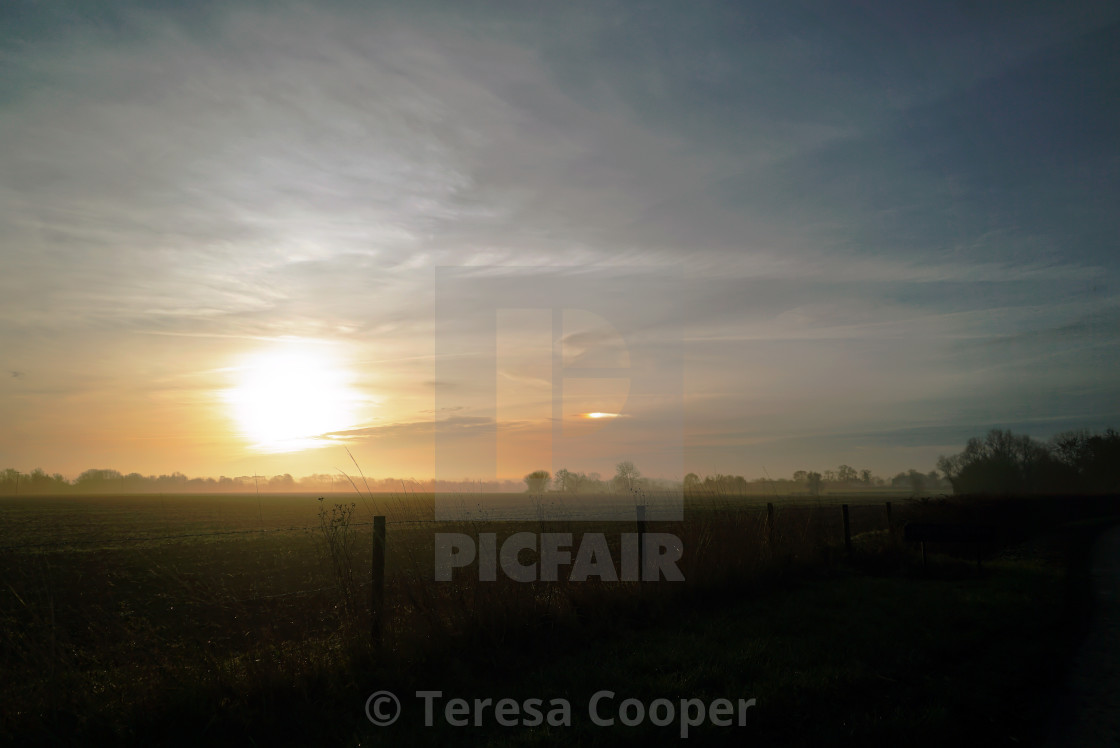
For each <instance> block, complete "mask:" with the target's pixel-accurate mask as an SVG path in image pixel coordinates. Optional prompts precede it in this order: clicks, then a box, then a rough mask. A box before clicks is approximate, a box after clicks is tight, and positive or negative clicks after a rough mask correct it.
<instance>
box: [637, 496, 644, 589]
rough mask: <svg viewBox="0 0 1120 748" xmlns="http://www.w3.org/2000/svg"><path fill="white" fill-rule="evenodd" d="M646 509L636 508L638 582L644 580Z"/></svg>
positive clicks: (642, 507)
mask: <svg viewBox="0 0 1120 748" xmlns="http://www.w3.org/2000/svg"><path fill="white" fill-rule="evenodd" d="M645 536H646V508H645V507H644V506H641V505H639V506H638V580H639V581H641V580H644V579H645V570H646V567H645V552H646V551H645V544H646V542H645Z"/></svg>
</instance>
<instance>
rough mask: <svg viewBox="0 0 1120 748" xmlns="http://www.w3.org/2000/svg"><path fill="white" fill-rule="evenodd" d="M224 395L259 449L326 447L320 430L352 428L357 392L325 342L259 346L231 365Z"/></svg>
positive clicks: (243, 430)
mask: <svg viewBox="0 0 1120 748" xmlns="http://www.w3.org/2000/svg"><path fill="white" fill-rule="evenodd" d="M235 371H236V384H235V386H233V387H232V388H230V389H228V390H226V391H225V392H224V393H223V394H224V399H225V402H226V404H227V405H228V407H229V409H230V414H231V416H232V417H233V420H234V421H236V423H237V424H238V426H239V427H240V432H241V435H242V437H244V438H245V439H246V440H247V441H248V442H250V443H251V444H252V445H253V446H254V448H256V449H259V450H261V451H264V452H293V451H297V450H302V449H310V448H315V447H322V446H326V445H327V444H329V443H330V442H331V440H330V439H329V438H327V437H326V436H325V435H329V434H332V433H334V432H338V431H343V430H346V429H348V428H352V427H353V426H354V425H355V423H356V422H357V418H358V410H359V408H360V406H361V403H362V397H361V396H360V394H359V393H358V392H357V391H356V390H355V389H354V388H353V386H352V385H351V382H350V380H351V378H352V377H351V375H350V372H349V370H348V369H347V367H346V366H345V365H343V364H341V363H340V362H339V361H338V360H337V359H336V358H334V357H332V356H331V355H330V353H329V352H328V351H327V350H326V349H325V346H314V345H306V346H298V347H286V348H282V349H276V350H269V351H261V352H257V353H253V354H251V355H249V356H247V357H246V358H245V360H244V361H243V362H242V363H241V365H239V366H237V367H236V368H235Z"/></svg>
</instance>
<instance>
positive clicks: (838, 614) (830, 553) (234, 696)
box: [0, 496, 1120, 745]
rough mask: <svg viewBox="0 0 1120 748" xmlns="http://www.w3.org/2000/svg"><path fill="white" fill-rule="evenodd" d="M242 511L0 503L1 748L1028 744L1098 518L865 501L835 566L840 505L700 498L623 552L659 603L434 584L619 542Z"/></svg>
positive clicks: (239, 506)
mask: <svg viewBox="0 0 1120 748" xmlns="http://www.w3.org/2000/svg"><path fill="white" fill-rule="evenodd" d="M267 500H268V507H269V509H268V517H269V521H270V522H272V523H273V525H274V526H266V527H263V528H262V527H260V526H259V525H260V524H263V523H264V515H265V513H264V510H263V509H262V506H261V505H260V504H258V503H257V502H256V501H255V500H253V499H252V498H249V497H240V498H233V497H226V498H225V499H224V500H222V501H218V500H217V499H214V498H206V499H202V498H200V497H177V498H167V497H165V498H164V499H163V501H164V505H163V508H162V511H159V512H155V511H151V510H152V507H150V506H149V507H147V510H148V511H149V513H148V514H145V512H144V511H142V510H141V506H142V505H141V503H140V502H139V500H138V499H135V498H132V499H124V498H121V499H110V498H100V499H96V500H95V499H89V500H88V502H89V503H88V504H86V505H85V506H84V508H79V509H77V510H75V508H74V506H73V503H72V502H73V501H74V499H73V498H67V499H59V500H58V503H57V504H55V505H53V506H55V510H56V511H55V514H53V515H51V511H50V506H51V505H49V504H48V505H44V504H43V503H42V500H36V502H31V503H23V504H21V503H18V502H13V501H11V500H9V501H6V502H5V503H4V504H3V505H2V506H0V508H2V509H3V511H4V514H5V517H4V519H5V520H6V521H5V524H4V526H5V528H6V533H5V538H4V539H3V545H4V550H3V551H0V574H2V578H3V580H4V585H3V589H0V600H2V604H0V637H2V641H3V644H4V646H3V652H2V654H0V658H2V660H0V669H2V670H3V672H4V673H5V678H4V679H3V682H2V684H0V704H2V705H3V706H2V712H3V722H2V725H0V741H2V742H4V743H5V744H13V745H14V744H23V743H28V742H31V743H45V744H52V743H53V744H79V743H90V742H101V743H123V744H137V745H140V744H143V745H159V744H163V745H195V744H202V743H207V744H237V745H245V744H251V743H256V744H292V745H357V744H373V745H449V744H487V743H490V744H493V745H509V744H523V745H554V744H557V743H561V742H564V743H572V744H582V745H589V744H594V745H619V744H642V745H650V744H659V743H661V742H668V741H669V740H675V739H676V738H677V736H678V733H679V725H678V724H677V723H676V722H674V723H673V724H672V725H670V726H666V727H658V726H655V725H652V724H650V723H649V721H646V722H645V723H644V724H643V725H641V726H638V727H625V726H623V725H621V724H618V723H616V725H615V726H614V727H612V728H601V727H596V726H594V725H593V724H591V723H590V721H589V719H588V716H587V702H588V699H589V697H590V696H591V694H593V693H594V692H596V691H599V690H603V689H608V690H611V691H614V692H616V694H617V699H616V701H615V702H614V703H615V704H616V705H617V703H618V701H621V700H622V699H624V698H627V697H633V698H637V699H639V700H641V701H643V702H645V703H647V704H648V703H650V702H651V701H652V700H654V699H657V698H666V699H669V700H671V701H673V702H675V703H676V702H679V700H680V699H682V698H700V699H702V700H704V701H711V700H713V699H717V698H728V699H731V700H736V699H740V698H742V699H749V698H754V699H756V700H757V704H756V706H754V707H753V708H752V709H751V710H750V713H749V715H750V719H749V720H748V722H747V724H746V725H745V726H743V727H715V726H712V725H705V726H700V727H697V728H694V729H693V731H692V733H691V734H692V736H693V737H695V738H698V739H699V740H701V741H702V743H701V744H713V743H717V744H718V743H726V744H743V743H746V744H750V743H751V742H752V741H754V742H756V743H758V744H781V745H830V744H833V745H834V744H843V743H849V742H850V743H852V744H863V745H868V744H871V745H874V744H883V745H886V744H890V745H900V744H903V745H945V744H947V743H952V742H954V741H955V742H958V743H965V744H985V745H1000V744H1004V745H1011V744H1015V745H1032V744H1039V743H1040V742H1041V737H1042V736H1043V735H1045V734H1046V732H1047V730H1049V729H1050V724H1049V707H1048V705H1049V704H1050V703H1052V700H1053V697H1054V695H1055V693H1056V691H1057V689H1059V688H1060V683H1061V676H1062V667H1063V664H1064V662H1065V660H1066V655H1067V654H1068V651H1069V648H1070V646H1071V645H1072V644H1073V643H1074V642H1075V641H1076V636H1077V633H1078V622H1079V621H1082V620H1084V618H1085V615H1086V604H1087V603H1086V600H1087V597H1086V596H1087V587H1086V586H1085V585H1084V584H1082V583H1081V582H1080V581H1079V580H1082V579H1083V578H1084V566H1085V563H1086V561H1085V556H1084V549H1085V548H1087V547H1088V540H1089V538H1090V535H1091V532H1090V531H1089V530H1086V528H1087V527H1088V528H1093V527H1096V526H1097V525H1095V524H1093V520H1094V519H1096V518H1101V517H1107V516H1109V515H1110V514H1111V513H1113V512H1115V511H1116V509H1117V508H1120V504H1118V502H1117V499H1116V498H1115V497H1100V496H1098V497H1042V496H1036V497H1018V498H1007V497H1005V498H967V497H960V498H954V499H941V500H922V501H918V500H915V501H907V502H897V501H896V503H895V505H894V512H893V525H894V526H893V528H888V526H887V522H886V510H885V507H884V505H883V504H882V503H875V504H867V505H862V506H860V505H855V503H854V502H853V506H852V507H851V524H852V533H853V535H854V537H853V548H852V551H851V554H850V555H849V554H848V552H847V551H846V549H845V547H844V542H843V535H842V520H841V516H840V511H839V507H836V506H828V505H821V506H806V505H802V506H792V505H783V504H781V503H780V502H779V503H778V504H777V507H776V511H775V513H774V522H773V524H772V525H768V524H767V520H766V516H767V513H766V511H765V505H764V504H761V505H760V504H744V503H742V502H737V501H734V500H731V499H726V500H720V499H719V498H718V497H709V498H708V499H706V500H704V501H697V500H694V501H693V502H692V503H691V504H690V505H689V506H688V509H687V511H686V521H685V522H684V523H683V524H672V525H668V524H667V525H665V526H662V527H658V526H656V525H653V524H651V527H650V528H649V529H650V531H657V530H663V531H666V532H675V533H677V534H678V535H680V537H681V539H682V540H683V543H684V547H685V556H684V558H683V559H682V563H681V567H682V570H683V571H684V574H685V577H686V579H687V581H686V582H684V583H680V584H669V583H664V582H662V583H658V584H641V583H628V582H617V583H602V582H597V581H591V582H585V583H569V582H565V581H560V582H552V583H550V582H537V583H532V584H523V583H517V582H513V581H510V580H508V579H503V578H502V577H500V576H499V579H498V580H497V581H495V582H491V583H479V582H478V581H477V576H475V577H474V578H472V576H471V574H467V573H464V574H458V575H457V576H456V578H455V581H453V582H451V583H442V584H440V583H435V582H433V581H432V557H433V556H432V554H433V539H432V537H433V531H434V530H436V529H438V530H440V531H449V530H451V531H459V532H465V533H468V534H472V535H477V533H478V532H480V531H488V530H489V531H495V532H497V533H499V539H500V537H501V536H503V535H506V534H509V533H512V532H514V531H518V530H526V529H528V530H532V531H535V532H540V531H562V532H564V531H566V532H572V533H573V535H574V536H575V537H574V540H575V543H578V542H579V538H580V534H581V533H582V532H584V531H591V530H594V531H602V532H604V533H606V534H607V536H608V537H612V536H617V534H618V533H620V532H627V531H632V530H633V529H634V528H633V525H632V524H630V525H627V524H626V523H616V524H614V525H609V524H608V525H604V526H597V527H587V526H586V525H585V524H577V523H571V524H566V523H548V524H540V523H525V524H524V525H521V524H518V526H510V523H503V524H501V525H499V526H496V527H486V526H485V525H484V524H482V523H474V524H458V525H450V524H440V525H435V524H434V523H431V521H430V517H431V500H430V497H428V498H425V497H416V496H413V497H407V498H397V499H389V498H388V497H383V496H370V497H366V499H364V500H370V501H372V502H376V504H377V505H376V506H374V507H365V506H363V507H361V508H357V507H354V506H351V505H349V504H338V505H332V502H331V501H324V502H317V501H315V499H314V498H311V497H302V498H300V497H284V498H282V499H281V498H280V497H267ZM364 500H363V501H364ZM67 502H70V503H67ZM283 502H287V503H283ZM367 508H372V509H373V510H374V511H376V512H377V513H379V514H387V515H389V518H390V525H389V532H388V560H387V575H386V588H385V600H386V608H387V622H386V626H385V631H384V637H383V641H382V643H381V645H380V646H374V645H373V644H371V641H370V625H369V624H370V620H369V602H368V600H369V589H370V587H369V582H368V580H369V568H370V550H369V548H370V542H369V530H370V528H369V527H368V526H366V525H365V524H363V523H362V522H361V521H359V520H364V518H365V513H366V510H367ZM316 511H318V514H317V515H316ZM355 512H356V513H355ZM359 515H361V516H360V517H359ZM82 517H85V519H86V522H85V523H81V522H78V520H79V519H80V518H82ZM92 518H96V522H94V523H93V524H99V525H101V526H100V527H99V528H94V530H93V531H91V530H90V527H89V525H90V522H89V520H91V519H92ZM907 521H923V522H942V521H951V522H982V523H990V524H993V525H995V526H996V527H997V528H998V541H997V544H996V545H995V546H994V547H992V548H989V549H987V551H986V560H985V563H984V566H983V568H982V569H981V570H977V568H976V564H975V559H974V555H973V549H971V548H964V547H962V548H958V547H954V546H952V545H946V546H943V547H936V546H931V547H930V548H928V549H927V550H928V551H929V556H930V559H931V561H930V565H929V567H928V568H923V566H922V563H921V555H920V554H919V553H918V552H917V550H916V549H914V548H907V547H905V545H904V544H903V543H902V541H901V539H900V536H901V533H900V531H899V528H900V527H901V526H902V525H903V524H904V523H906V522H907ZM515 524H517V523H515ZM75 525H77V526H76V527H75ZM301 526H302V527H301ZM290 527H301V529H294V530H293V529H285V528H290ZM67 528H69V532H70V533H71V534H70V535H67V534H66V533H67V531H68V530H67ZM173 528H177V530H178V535H177V536H176V537H173V538H169V537H167V536H168V535H169V534H171V533H170V531H171V530H172V529H173ZM184 529H186V530H188V532H183V530H184ZM190 530H195V531H196V532H190ZM218 532H224V533H236V534H224V535H223V534H216V533H218ZM120 536H127V537H129V538H132V539H131V540H129V541H128V542H122V540H121V537H120ZM183 536H189V537H183ZM155 537H162V538H164V539H162V540H156V539H149V540H142V539H140V538H155ZM37 540H38V541H39V542H36V541H37ZM48 540H49V541H50V543H49V544H44V543H47V541H48ZM59 540H61V541H62V544H61V545H59V544H58V543H59ZM380 689H388V690H391V691H394V692H395V693H396V694H397V695H398V696H400V697H401V700H402V701H403V702H404V712H403V714H402V716H401V718H400V719H399V720H398V722H397V723H396V724H394V725H392V726H391V727H387V728H375V727H373V726H372V725H370V723H369V722H368V721H367V719H366V716H365V713H364V711H363V710H364V705H365V702H366V698H367V697H368V696H369V695H370V694H371V693H372V692H374V691H377V690H380ZM418 690H440V691H442V692H443V693H444V694H445V695H446V698H451V697H461V698H465V699H468V700H473V699H475V698H479V699H486V698H489V699H494V700H495V701H496V700H498V699H501V698H505V697H510V698H515V699H518V700H524V699H527V698H531V697H536V698H540V699H542V700H543V702H544V704H546V705H547V704H548V703H549V700H550V699H553V698H564V699H567V700H568V701H569V702H570V704H571V706H572V715H571V725H570V726H549V725H548V724H547V723H545V724H542V725H540V726H535V727H529V726H521V727H502V726H500V725H498V724H497V723H496V721H495V720H494V719H493V712H492V711H491V712H490V713H489V714H490V716H489V717H486V718H484V719H483V725H482V726H481V727H477V728H476V727H473V726H472V727H451V726H449V725H447V724H446V723H444V721H443V720H442V719H441V716H442V715H441V714H439V713H438V712H437V716H436V721H435V722H436V723H435V726H433V727H431V728H426V727H423V716H424V715H423V709H422V708H421V703H420V702H419V701H418V700H417V699H416V698H415V697H414V696H413V694H414V693H415V692H416V691H418ZM1024 694H1026V695H1024ZM545 711H547V707H546V709H545Z"/></svg>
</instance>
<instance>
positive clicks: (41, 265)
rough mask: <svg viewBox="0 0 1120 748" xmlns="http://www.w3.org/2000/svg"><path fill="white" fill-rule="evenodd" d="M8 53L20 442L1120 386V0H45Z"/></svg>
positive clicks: (262, 442)
mask: <svg viewBox="0 0 1120 748" xmlns="http://www.w3.org/2000/svg"><path fill="white" fill-rule="evenodd" d="M0 71H2V73H0V144H2V146H0V375H2V376H0V419H2V420H3V424H4V428H2V429H0V467H15V468H17V469H20V470H23V471H29V470H31V469H32V468H35V467H42V468H43V469H45V470H47V472H51V473H53V472H60V473H62V474H63V475H66V476H67V477H71V478H72V477H74V476H76V475H77V474H78V473H79V472H80V471H82V470H84V469H86V468H93V467H97V468H113V469H118V470H121V471H123V472H132V471H136V472H140V473H144V474H150V473H157V474H158V473H167V472H171V471H181V472H185V473H187V474H189V475H210V476H218V475H230V476H236V475H250V474H262V475H268V474H277V473H285V472H287V473H292V474H293V475H297V476H298V475H304V474H309V473H317V472H327V473H329V472H335V471H336V470H337V469H349V468H350V466H351V461H350V458H349V456H348V455H347V454H346V450H347V449H349V450H350V452H351V453H352V454H353V456H354V458H355V459H356V460H357V461H358V462H359V463H360V465H361V466H362V469H363V470H364V471H365V472H366V473H367V474H370V475H377V476H411V477H416V478H426V477H429V476H431V475H434V474H447V475H459V474H461V475H462V476H463V477H469V476H472V475H473V476H475V477H491V476H493V475H496V476H497V477H512V478H517V477H519V476H520V475H523V474H524V472H527V471H528V470H530V469H535V468H538V467H539V468H543V469H556V468H558V467H567V468H569V469H573V470H584V471H599V472H602V473H604V474H606V475H609V474H611V473H612V472H613V465H614V464H615V462H617V461H618V460H620V459H632V460H633V461H634V463H635V464H636V465H637V467H638V468H639V469H640V470H642V471H643V472H645V473H646V474H649V475H662V476H664V477H678V478H679V477H680V476H681V474H682V472H684V471H689V472H696V473H699V474H701V475H704V474H708V473H716V472H720V473H733V474H742V475H746V476H748V477H760V476H764V475H769V476H772V477H775V478H777V477H781V476H788V475H790V474H791V473H792V472H793V471H794V470H798V469H818V470H824V469H829V468H832V469H834V468H835V467H836V466H837V465H839V464H842V463H843V464H850V465H853V466H855V467H856V468H864V467H867V468H871V469H872V470H874V471H875V472H876V473H879V474H882V475H887V476H889V475H891V474H893V473H894V472H897V471H900V470H904V469H906V468H910V467H915V468H919V469H921V470H923V471H928V470H930V469H933V467H934V465H935V461H936V459H937V456H938V455H939V454H949V453H953V452H956V451H959V450H960V449H961V448H962V447H963V445H964V442H965V441H966V440H967V438H968V437H970V436H975V435H981V434H983V433H985V432H986V431H987V430H988V429H990V428H995V427H1000V428H1010V429H1012V430H1014V431H1016V432H1022V433H1029V434H1031V435H1034V436H1037V437H1039V438H1046V437H1049V436H1050V435H1052V434H1054V433H1056V432H1058V431H1062V430H1065V429H1070V428H1090V429H1103V428H1105V427H1108V426H1120V379H1118V378H1117V377H1116V376H1115V374H1114V372H1115V371H1117V370H1118V364H1120V347H1118V338H1120V284H1118V271H1120V252H1118V251H1117V250H1118V244H1120V211H1116V210H1115V206H1116V204H1117V202H1118V199H1117V198H1118V196H1120V147H1118V145H1120V139H1118V137H1117V133H1118V132H1120V6H1118V5H1116V4H1115V3H1112V2H1070V3H1061V4H1058V3H1037V2H1021V1H1017V2H989V3H972V2H955V3H954V2H944V1H939V2H926V3H923V2H916V3H897V2H855V3H843V4H838V3H829V2H823V1H818V2H790V3H780V4H777V3H762V2H726V3H716V2H703V1H701V2H690V3H672V4H671V3H639V2H609V1H608V2H597V3H580V2H575V3H531V2H479V3H459V2H446V3H436V2H415V3H403V2H402V3H358V2H316V3H298V2H286V3H257V2H246V1H245V0H234V1H233V2H227V3H182V4H175V3H170V2H160V3H115V2H106V3H84V2H81V3H79V2H51V3H45V2H27V1H26V0H15V2H6V3H4V6H3V8H2V9H0ZM593 359H594V360H593ZM581 366H582V367H584V368H585V369H586V368H588V367H590V369H589V370H588V371H584V372H583V374H584V375H586V376H584V378H583V379H582V380H581V379H579V377H578V376H577V375H579V374H580V371H579V370H578V368H579V367H581ZM573 367H574V368H573ZM612 367H614V368H613V369H612ZM568 368H573V371H567V369H568ZM616 369H617V371H615V370H616ZM565 372H567V373H565ZM589 372H590V373H589ZM612 372H613V373H612ZM619 372H621V373H619ZM569 375H571V376H569ZM564 377H568V378H566V379H565V378H564ZM561 379H563V381H564V384H563V386H562V388H561V389H562V394H558V393H560V392H561V390H558V389H557V382H558V381H560V380H561ZM577 380H578V381H577ZM581 387H582V389H581ZM643 388H644V389H643ZM592 413H596V414H604V415H602V416H601V417H590V414H592ZM562 443H563V445H564V448H563V450H561V449H560V447H561V445H562ZM495 445H496V446H495ZM472 455H474V456H473V457H472ZM479 455H481V457H480V456H479ZM472 459H478V460H479V462H477V463H472V462H471V460H472ZM472 471H476V472H477V473H478V474H477V475H475V473H474V472H472Z"/></svg>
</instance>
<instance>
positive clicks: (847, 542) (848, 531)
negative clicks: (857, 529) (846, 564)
mask: <svg viewBox="0 0 1120 748" xmlns="http://www.w3.org/2000/svg"><path fill="white" fill-rule="evenodd" d="M840 508H841V509H843V510H844V550H845V552H847V554H848V558H851V557H852V526H851V523H850V522H849V521H848V505H847V504H843V505H841V507H840Z"/></svg>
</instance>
